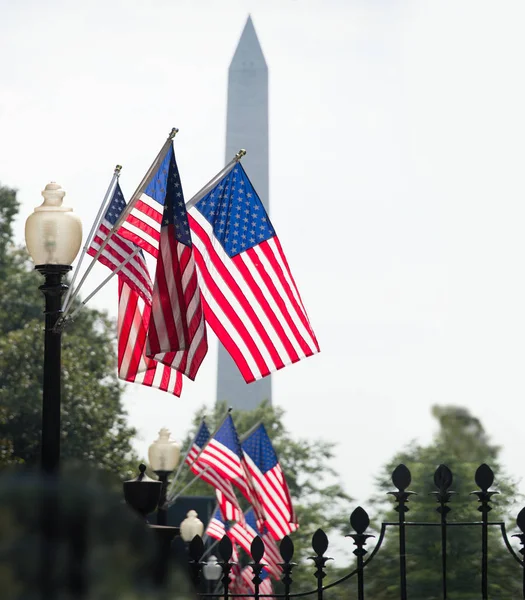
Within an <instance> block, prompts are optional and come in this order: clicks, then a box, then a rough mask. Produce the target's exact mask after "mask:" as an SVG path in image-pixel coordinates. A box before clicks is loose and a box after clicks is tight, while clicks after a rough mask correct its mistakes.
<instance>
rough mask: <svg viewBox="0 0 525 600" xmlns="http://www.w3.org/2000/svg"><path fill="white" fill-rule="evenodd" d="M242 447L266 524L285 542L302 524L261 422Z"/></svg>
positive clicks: (277, 537) (273, 534)
mask: <svg viewBox="0 0 525 600" xmlns="http://www.w3.org/2000/svg"><path fill="white" fill-rule="evenodd" d="M241 445H242V449H243V452H244V458H245V462H246V465H247V467H248V471H249V473H250V475H251V480H252V482H253V486H254V489H255V493H256V494H257V497H258V499H259V502H260V503H261V505H262V507H263V509H264V514H265V521H264V525H265V526H266V528H267V529H268V531H269V532H270V533H271V534H272V536H273V537H274V538H275V539H276V540H281V539H282V538H283V537H284V536H285V535H288V534H290V533H292V532H293V531H296V530H297V528H298V524H297V518H296V516H295V512H294V509H293V506H292V499H291V497H290V491H289V489H288V484H287V483H286V479H285V477H284V473H283V470H282V469H281V465H280V464H279V460H278V458H277V454H276V452H275V450H274V448H273V446H272V442H271V440H270V438H269V437H268V433H267V432H266V428H265V427H264V425H263V424H262V423H261V424H260V425H259V426H258V427H257V428H256V429H255V430H254V431H253V432H252V433H250V435H249V436H248V437H247V438H246V439H245V440H244V441H243V442H242V444H241Z"/></svg>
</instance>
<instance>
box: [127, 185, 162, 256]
mask: <svg viewBox="0 0 525 600" xmlns="http://www.w3.org/2000/svg"><path fill="white" fill-rule="evenodd" d="M163 212H164V206H163V205H162V204H160V203H159V202H157V201H156V200H155V199H154V198H150V196H148V195H147V194H146V193H145V192H143V193H142V194H141V195H140V196H139V197H138V199H137V201H136V202H135V203H134V205H133V208H132V209H131V211H130V213H129V214H128V215H127V217H126V220H125V221H124V222H123V223H122V225H121V226H120V228H119V230H118V233H119V234H120V235H122V237H124V238H126V239H127V240H129V241H130V242H133V243H134V244H136V245H137V246H140V247H141V248H143V249H144V250H146V252H149V254H151V255H152V256H154V257H155V258H157V255H158V253H159V240H160V226H161V223H162V215H163Z"/></svg>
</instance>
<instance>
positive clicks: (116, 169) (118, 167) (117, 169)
mask: <svg viewBox="0 0 525 600" xmlns="http://www.w3.org/2000/svg"><path fill="white" fill-rule="evenodd" d="M121 171H122V165H115V174H116V175H120V172H121Z"/></svg>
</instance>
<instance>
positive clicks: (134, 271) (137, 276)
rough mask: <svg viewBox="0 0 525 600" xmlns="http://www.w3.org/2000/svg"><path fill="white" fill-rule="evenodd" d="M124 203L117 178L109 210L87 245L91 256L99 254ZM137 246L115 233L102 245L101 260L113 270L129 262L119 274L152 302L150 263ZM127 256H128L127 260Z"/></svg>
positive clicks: (99, 258)
mask: <svg viewBox="0 0 525 600" xmlns="http://www.w3.org/2000/svg"><path fill="white" fill-rule="evenodd" d="M125 207H126V201H125V200H124V195H123V194H122V190H121V189H120V185H119V183H118V182H117V184H116V186H115V189H114V190H113V195H112V197H111V200H110V203H109V205H108V208H107V210H106V213H105V214H104V217H103V218H102V221H101V222H100V225H99V227H98V229H97V231H95V235H94V236H93V240H92V241H91V244H90V246H89V248H88V251H87V253H88V254H89V255H90V256H96V255H97V253H98V251H99V249H100V248H101V247H102V245H103V242H104V240H105V239H106V238H107V237H108V236H109V233H110V231H111V229H112V228H113V226H114V225H115V223H116V222H117V219H118V218H119V217H120V215H121V213H122V211H123V210H124V209H125ZM136 250H137V246H135V245H134V244H132V243H131V242H129V241H127V240H125V239H123V238H122V237H120V236H119V235H116V234H113V235H111V236H110V237H109V241H108V243H107V244H106V245H105V247H104V248H103V250H102V253H101V254H100V256H99V257H98V260H99V262H101V263H102V264H103V265H105V266H106V267H108V268H109V269H111V270H112V271H116V270H117V269H119V268H120V267H121V265H122V264H123V263H126V264H125V265H124V266H123V267H122V268H121V270H120V271H119V277H121V278H122V279H123V280H124V281H126V283H127V284H128V285H129V286H130V288H131V289H133V290H135V291H136V292H138V293H139V294H140V296H141V297H142V298H143V299H144V300H145V301H146V302H149V303H151V297H152V291H153V290H152V285H151V278H150V276H149V272H148V267H147V265H146V261H145V260H144V255H143V254H142V252H138V253H135V251H136ZM134 254H135V255H134ZM133 255H134V256H133ZM130 257H131V258H130ZM127 259H129V260H128V261H127V262H126V260H127Z"/></svg>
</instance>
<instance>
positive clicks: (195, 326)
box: [146, 151, 208, 380]
mask: <svg viewBox="0 0 525 600" xmlns="http://www.w3.org/2000/svg"><path fill="white" fill-rule="evenodd" d="M169 154H170V163H169V167H168V173H167V176H166V178H165V179H164V183H163V186H164V187H163V189H164V216H163V221H162V227H161V230H160V252H159V254H158V256H157V270H156V274H155V286H154V288H153V302H152V307H151V318H150V322H149V328H148V339H147V349H146V354H147V355H148V356H149V357H151V358H153V359H155V360H157V361H159V362H162V363H164V364H165V365H168V366H170V367H172V368H174V369H177V370H178V371H180V372H181V373H184V375H186V376H187V377H189V378H190V379H192V380H194V379H195V376H196V374H197V371H198V369H199V367H200V365H201V363H202V361H203V359H204V357H205V356H206V353H207V351H208V339H207V336H206V323H205V322H204V314H203V310H202V304H201V298H200V290H199V283H198V281H197V271H196V269H195V261H194V259H193V251H192V244H191V236H190V229H189V226H188V216H187V214H186V206H185V204H184V196H183V193H182V186H181V184H180V176H179V171H178V168H177V163H176V162H175V155H174V153H173V151H172V152H171V153H169Z"/></svg>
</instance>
